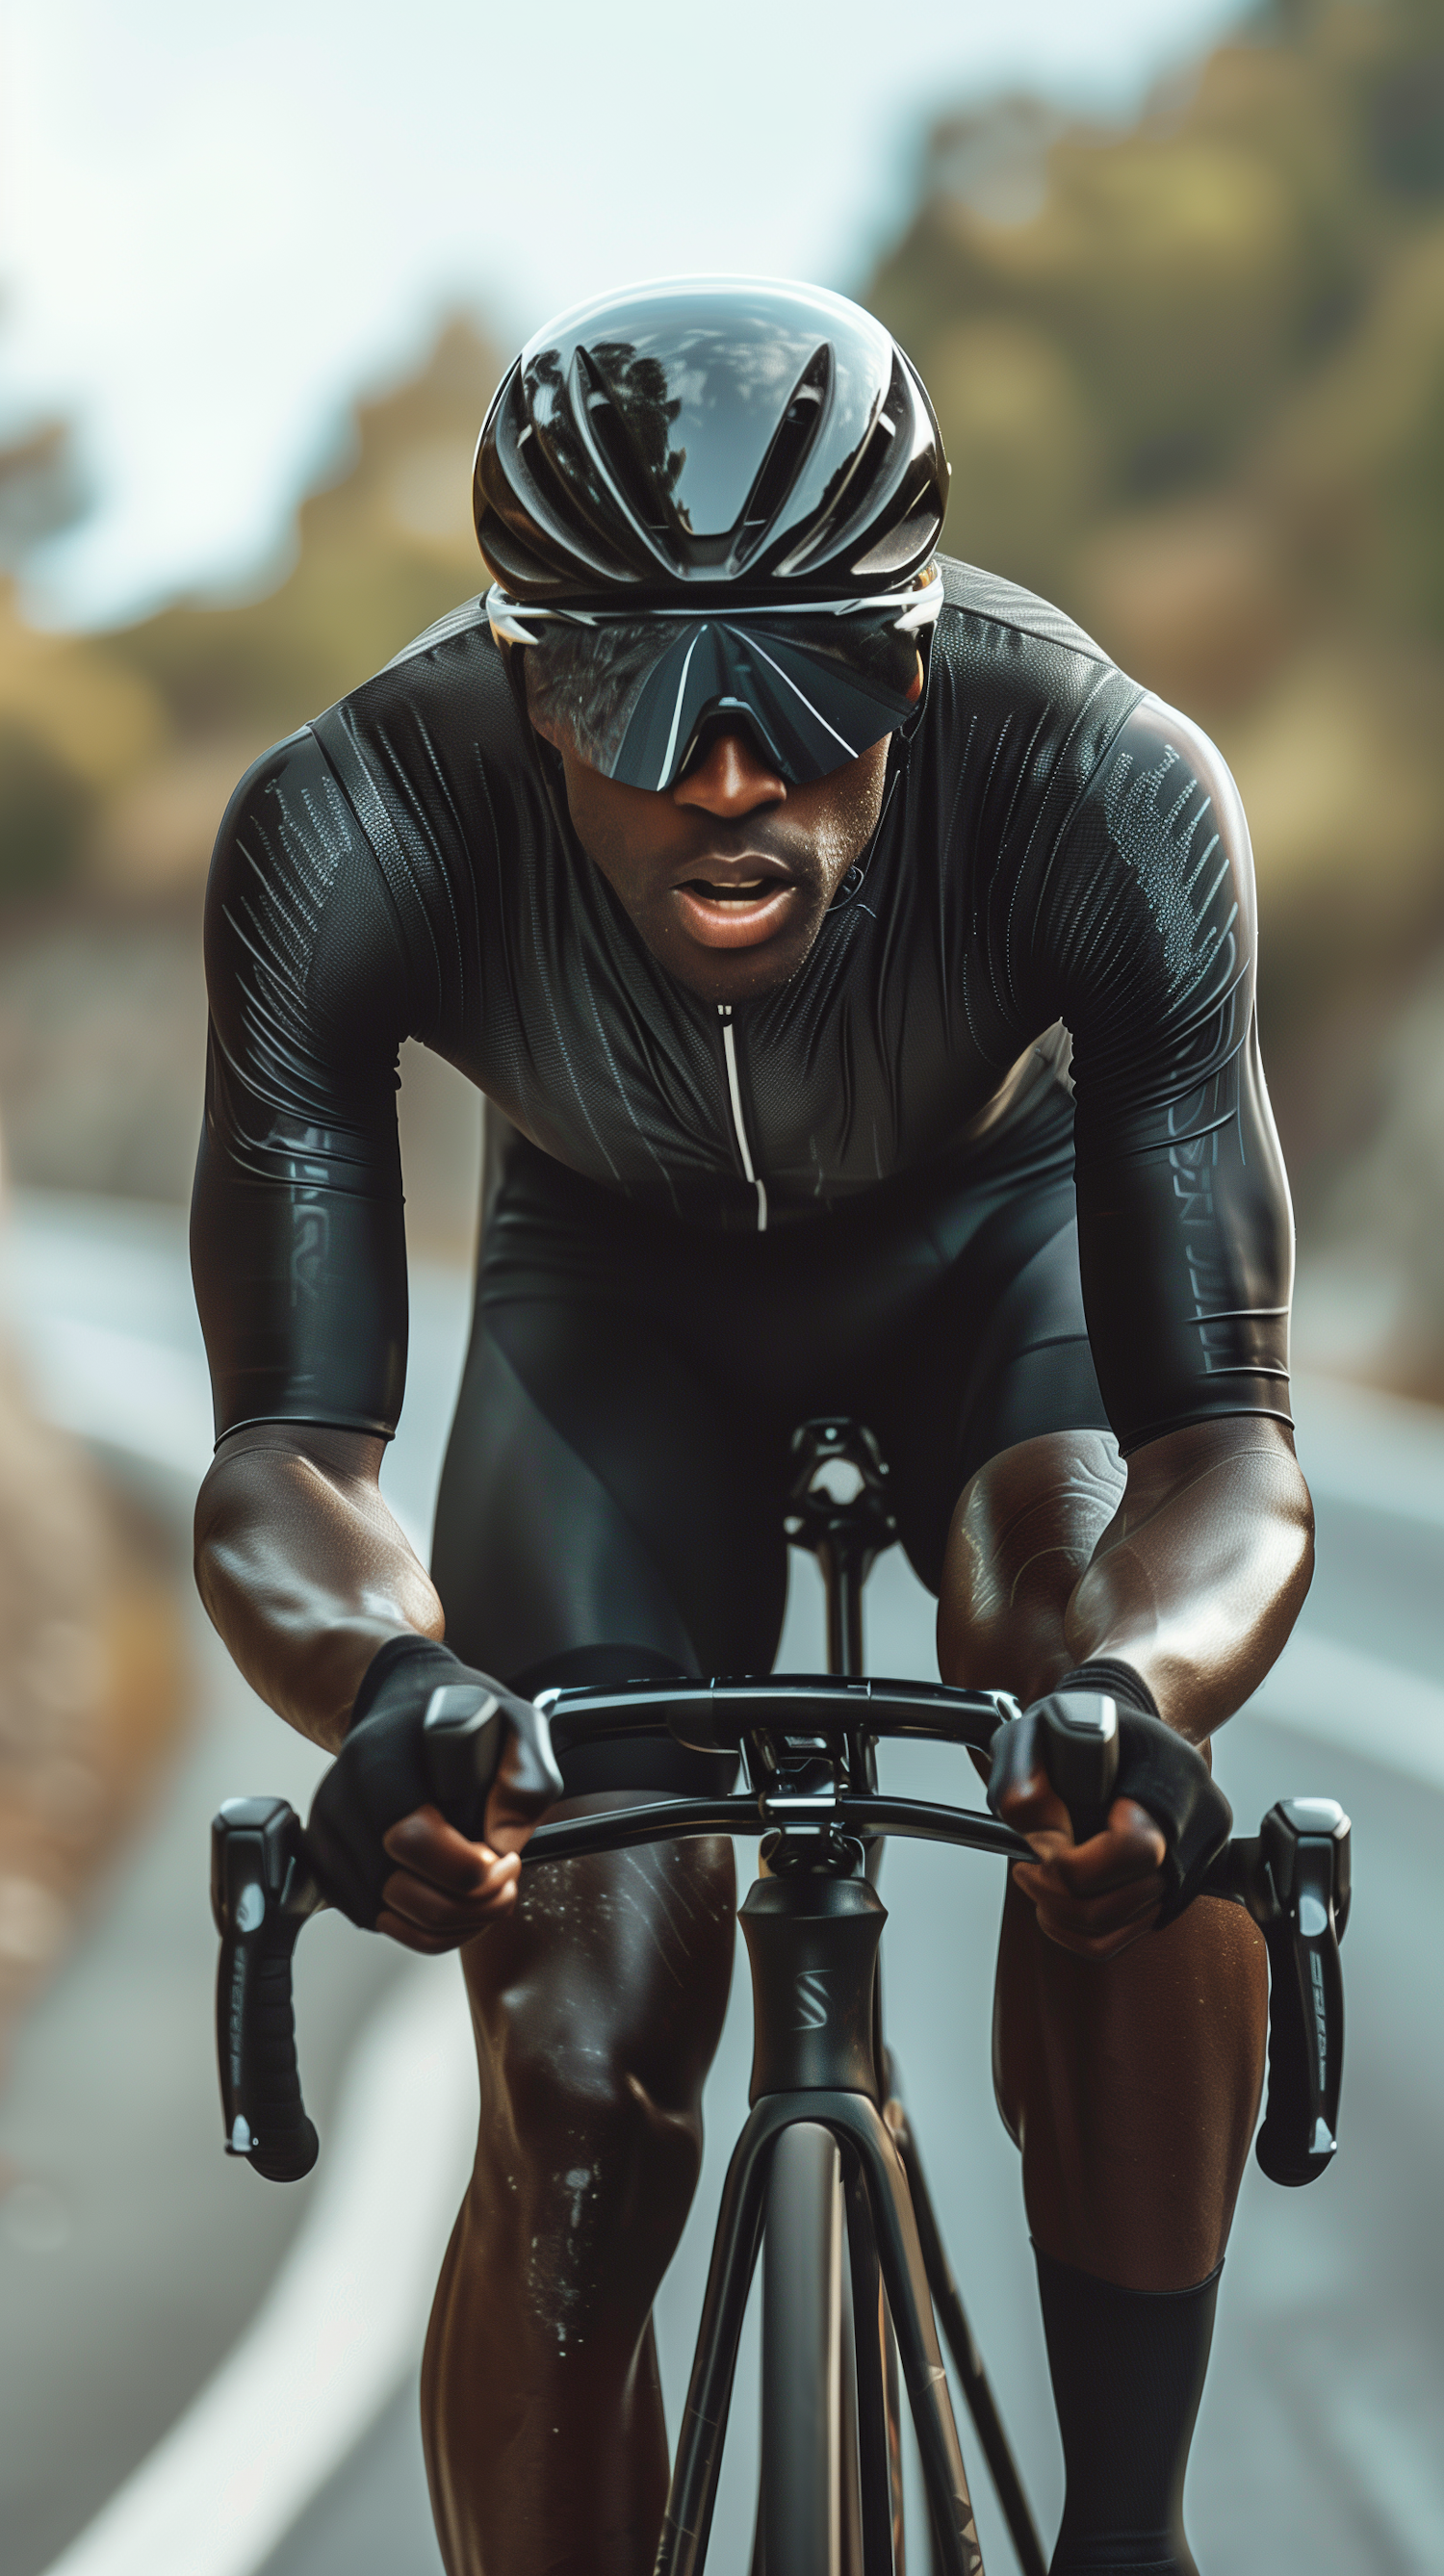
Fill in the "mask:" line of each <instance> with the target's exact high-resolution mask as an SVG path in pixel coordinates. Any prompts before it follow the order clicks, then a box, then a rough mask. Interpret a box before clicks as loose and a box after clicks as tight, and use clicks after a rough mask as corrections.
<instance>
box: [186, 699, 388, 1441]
mask: <svg viewBox="0 0 1444 2576" xmlns="http://www.w3.org/2000/svg"><path fill="white" fill-rule="evenodd" d="M374 875H375V872H374V868H372V867H371V866H370V864H369V852H368V851H367V850H366V848H365V846H364V844H363V843H362V841H361V838H360V834H359V829H358V827H357V826H356V824H355V820H354V817H353V816H352V815H351V814H350V811H349V808H347V807H346V805H345V803H344V799H342V798H341V796H340V793H339V790H338V789H337V788H336V784H335V781H334V778H333V777H332V775H331V773H330V771H329V769H328V768H327V765H326V763H325V761H324V758H323V756H322V754H321V753H320V750H319V748H318V747H317V746H316V745H315V743H314V742H313V741H312V739H311V738H310V737H309V736H301V737H299V738H298V739H297V741H296V742H295V743H293V744H289V745H283V746H282V747H281V749H280V751H278V752H276V753H273V754H270V755H268V756H267V759H266V760H265V761H263V762H261V763H260V764H258V767H257V769H256V770H255V771H253V772H252V773H251V776H250V778H249V779H248V780H247V781H246V782H244V783H243V786H242V789H241V790H239V791H238V793H237V796H236V797H235V798H234V799H233V800H232V805H231V808H230V810H229V812H228V814H227V816H226V819H225V822H224V823H223V825H222V830H221V837H220V840H219V842H218V844H217V849H216V856H215V861H214V863H213V867H212V874H211V884H210V889H209V893H208V898H207V919H206V972H207V983H208V988H209V993H210V1003H211V1023H210V1036H209V1049H208V1060H207V1073H206V1107H205V1123H204V1127H203V1131H202V1137H201V1148H200V1156H199V1160H198V1164H197V1170H196V1184H195V1195H194V1200H193V1204H192V1220H191V1254H192V1269H193V1275H194V1279H195V1288H196V1301H197V1305H198V1307H199V1309H200V1315H201V1323H202V1328H203V1330H204V1334H205V1340H206V1349H207V1355H208V1358H209V1361H210V1367H211V1378H212V1385H213V1389H214V1395H215V1410H216V1432H217V1437H218V1438H220V1437H223V1436H224V1435H225V1433H227V1432H228V1431H231V1430H234V1429H235V1428H237V1427H238V1426H239V1425H240V1424H243V1423H247V1422H256V1421H265V1420H271V1421H310V1422H326V1423H334V1424H337V1425H339V1426H343V1427H349V1428H352V1429H355V1430H358V1431H364V1432H371V1433H379V1434H380V1435H381V1436H383V1437H385V1436H386V1435H388V1434H389V1433H390V1432H391V1431H392V1430H393V1429H394V1427H395V1423H396V1418H397V1415H398V1413H399V1410H400V1404H401V1395H402V1389H403V1385H404V1379H405V1362H406V1257H405V1235H404V1228H403V1218H402V1196H401V1174H400V1163H399V1157H398V1151H397V1143H396V1111H395V1077H394V1070H393V1068H394V1063H395V1053H396V1046H397V1043H398V1040H399V1037H400V1035H401V1034H402V1032H403V1029H404V1024H405V1017H406V1005H405V977H404V970H403V967H402V964H401V959H400V953H399V948H398V944H397V942H396V939H395V936H394V932H393V930H392V926H391V924H390V922H389V920H388V917H387V909H386V905H385V900H384V896H383V895H382V893H381V891H380V890H379V889H378V888H377V887H376V885H375V882H374Z"/></svg>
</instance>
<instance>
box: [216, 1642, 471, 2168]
mask: <svg viewBox="0 0 1444 2576" xmlns="http://www.w3.org/2000/svg"><path fill="white" fill-rule="evenodd" d="M499 1707H500V1702H499V1701H498V1700H497V1699H496V1697H495V1696H494V1694H493V1693H492V1692H490V1691H487V1690H484V1689H482V1688H480V1687H478V1686H477V1685H476V1684H474V1683H456V1682H453V1683H448V1684H445V1685H444V1686H443V1687H442V1688H441V1689H439V1690H435V1691H433V1692H432V1694H431V1698H430V1700H429V1701H428V1703H427V1709H426V1715H425V1718H424V1719H423V1721H422V1748H423V1757H424V1760H425V1765H426V1777H427V1785H428V1787H429V1789H430V1791H431V1795H432V1797H433V1798H434V1799H435V1801H436V1804H437V1806H438V1807H440V1809H441V1811H442V1813H443V1815H446V1816H449V1817H450V1819H451V1821H452V1822H453V1823H455V1824H458V1825H459V1827H460V1829H461V1830H462V1831H463V1832H466V1831H468V1830H479V1827H480V1809H481V1807H482V1806H484V1803H485V1801H484V1798H483V1797H482V1796H481V1794H480V1791H481V1783H480V1778H479V1773H480V1772H481V1770H482V1769H483V1768H484V1769H485V1772H486V1777H487V1780H488V1781H489V1780H490V1776H491V1769H492V1768H493V1767H494V1744H493V1739H492V1737H491V1735H490V1732H489V1730H490V1725H491V1721H492V1719H493V1718H494V1717H495V1716H496V1714H497V1711H498V1709H499ZM329 1901H330V1900H329V1898H328V1897H327V1895H326V1892H325V1889H324V1888H323V1887H322V1885H321V1884H320V1881H319V1879H318V1878H317V1876H316V1873H315V1870H314V1868H313V1866H312V1862H311V1855H310V1851H309V1849H308V1847H307V1842H306V1833H305V1827H304V1826H303V1825H302V1822H301V1819H300V1817H299V1816H298V1815H297V1813H296V1810H295V1808H294V1807H292V1806H291V1805H289V1804H288V1802H287V1801H286V1799H284V1798H228V1799H227V1800H226V1803H225V1805H224V1806H223V1807H222V1809H221V1811H220V1814H219V1815H218V1816H217V1817H216V1818H215V1820H214V1822H213V1823H212V1826H211V1911H212V1914H213V1915H214V1917H215V1925H216V1930H217V1931H218V1932H219V1934H220V1936H221V1954H220V1960H219V1963H218V1966H217V1971H216V2059H217V2065H218V2068H219V2072H220V2080H221V2112H222V2117H223V2119H224V2122H225V2147H226V2153H227V2155H228V2156H244V2157H245V2158H246V2161H247V2162H248V2164H250V2165H252V2166H253V2167H254V2168H255V2171H256V2172H257V2173H258V2174H263V2175H264V2176H265V2178H266V2180H267V2181H268V2182H299V2181H300V2180H301V2178H302V2176H303V2175H304V2174H308V2173H309V2172H310V2170H311V2168H312V2166H313V2165H314V2163H315V2161H316V2158H317V2155H318V2154H319V2152H320V2142H319V2140H318V2138H317V2135H316V2130H315V2126H314V2124H313V2122H312V2121H311V2120H310V2119H309V2118H308V2117H307V2114H306V2106H305V2103H304V2101H303V2100H302V2098H301V2077H300V2069H299V2066H298V2063H297V2058H296V2012H295V1999H294V1995H293V1992H292V1980H291V1966H292V1959H293V1956H294V1952H295V1948H296V1942H297V1940H298V1938H299V1936H300V1932H301V1927H302V1925H303V1924H304V1923H307V1922H309V1921H310V1918H311V1916H312V1915H313V1914H316V1913H319V1912H320V1910H321V1908H322V1907H323V1906H324V1905H326V1904H328V1903H329Z"/></svg>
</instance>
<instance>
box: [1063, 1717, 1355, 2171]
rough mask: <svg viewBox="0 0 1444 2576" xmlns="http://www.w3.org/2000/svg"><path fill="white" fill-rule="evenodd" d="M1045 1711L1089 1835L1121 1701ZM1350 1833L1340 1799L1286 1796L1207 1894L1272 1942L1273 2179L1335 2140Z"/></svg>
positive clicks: (1105, 1799) (1112, 1762)
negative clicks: (1236, 1908)
mask: <svg viewBox="0 0 1444 2576" xmlns="http://www.w3.org/2000/svg"><path fill="white" fill-rule="evenodd" d="M1040 1714H1041V1716H1042V1719H1043V1734H1042V1739H1041V1742H1042V1750H1043V1754H1044V1759H1045V1762H1046V1765H1047V1770H1048V1777H1049V1779H1050V1780H1051V1781H1052V1783H1053V1786H1054V1788H1055V1789H1056V1790H1057V1792H1058V1795H1059V1797H1060V1798H1061V1799H1062V1801H1063V1803H1064V1805H1065V1806H1066V1807H1067V1809H1068V1811H1069V1814H1070V1815H1071V1817H1072V1819H1073V1830H1074V1834H1075V1836H1076V1837H1077V1840H1078V1841H1079V1842H1083V1841H1086V1839H1087V1837H1088V1836H1089V1835H1090V1834H1093V1833H1097V1832H1099V1831H1100V1830H1101V1827H1102V1825H1103V1823H1104V1821H1105V1819H1106V1817H1107V1813H1108V1806H1109V1800H1110V1798H1111V1795H1112V1790H1113V1783H1114V1779H1115V1778H1116V1776H1117V1771H1118V1727H1117V1716H1116V1712H1115V1710H1114V1707H1113V1702H1112V1701H1111V1700H1110V1699H1107V1698H1105V1697H1103V1696H1102V1695H1097V1696H1095V1695H1093V1694H1091V1693H1090V1694H1087V1695H1084V1694H1081V1693H1080V1694H1079V1695H1078V1696H1077V1697H1076V1698H1072V1699H1070V1700H1069V1701H1067V1702H1065V1701H1063V1700H1058V1699H1053V1700H1046V1701H1045V1702H1044V1703H1043V1706H1042V1709H1041V1711H1040ZM1349 1840H1350V1826H1349V1819H1348V1817H1347V1816H1346V1815H1345V1813H1344V1811H1343V1808H1342V1807H1340V1806H1339V1805H1337V1804H1336V1802H1335V1801H1334V1800H1333V1799H1332V1798H1282V1799H1280V1801H1279V1803H1278V1805H1277V1806H1276V1807H1271V1808H1270V1810H1269V1812H1268V1814H1267V1815H1266V1816H1265V1818H1264V1820H1263V1823H1262V1825H1261V1827H1260V1828H1259V1832H1258V1834H1257V1835H1256V1836H1255V1837H1252V1838H1249V1837H1244V1836H1239V1835H1235V1836H1234V1837H1233V1838H1232V1840H1230V1841H1229V1842H1227V1843H1225V1845H1224V1847H1223V1849H1222V1851H1221V1852H1220V1853H1219V1854H1218V1857H1217V1859H1216V1860H1215V1861H1214V1862H1213V1863H1212V1864H1211V1866H1210V1868H1209V1870H1208V1872H1207V1875H1206V1876H1205V1878H1204V1881H1203V1884H1202V1886H1201V1888H1200V1889H1199V1894H1200V1895H1202V1896H1222V1897H1227V1898H1229V1899H1231V1900H1232V1902H1233V1903H1234V1904H1236V1905H1242V1906H1243V1907H1244V1909H1245V1911H1246V1912H1247V1913H1249V1914H1251V1915H1252V1916H1253V1919H1254V1921H1255V1923H1256V1924H1257V1925H1258V1927H1259V1930H1260V1931H1261V1932H1262V1934H1263V1936H1264V1940H1265V1942H1266V1944H1267V1947H1268V1961H1269V2076H1268V2104H1267V2108H1266V2110H1265V2113H1264V2120H1263V2126H1262V2127H1261V2129H1260V2130H1259V2133H1258V2137H1257V2140H1256V2141H1255V2149H1254V2152H1255V2154H1256V2155H1257V2157H1258V2161H1259V2164H1260V2166H1261V2167H1262V2169H1263V2171H1264V2172H1265V2173H1266V2174H1267V2175H1268V2178H1269V2180H1270V2182H1277V2183H1283V2184H1285V2185H1290V2186H1293V2185H1298V2184H1300V2183H1306V2182H1313V2181H1315V2180H1316V2179H1317V2177H1318V2176H1319V2175H1320V2174H1321V2173H1322V2172H1323V2170H1324V2168H1325V2166H1326V2165H1327V2164H1328V2163H1329V2161H1330V2159H1331V2158H1332V2156H1333V2154H1334V2150H1335V2147H1336V2145H1337V2143H1338V2127H1339V2086H1340V2081H1341V2078H1342V2075H1343V2067H1344V1979H1343V1970H1342V1967H1341V1965H1340V1960H1339V1943H1340V1941H1341V1939H1342V1938H1343V1933H1344V1927H1345V1925H1346V1923H1347V1921H1348V1915H1349Z"/></svg>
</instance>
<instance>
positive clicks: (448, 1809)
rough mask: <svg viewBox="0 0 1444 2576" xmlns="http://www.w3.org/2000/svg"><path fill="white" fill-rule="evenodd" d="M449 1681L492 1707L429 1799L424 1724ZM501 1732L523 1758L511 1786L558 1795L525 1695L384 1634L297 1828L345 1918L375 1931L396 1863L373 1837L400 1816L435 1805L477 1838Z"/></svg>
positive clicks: (413, 1640) (424, 1644)
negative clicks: (456, 1773) (488, 1699)
mask: <svg viewBox="0 0 1444 2576" xmlns="http://www.w3.org/2000/svg"><path fill="white" fill-rule="evenodd" d="M457 1687H460V1688H463V1689H465V1690H467V1691H468V1692H475V1691H477V1690H482V1691H486V1692H489V1693H490V1694H491V1695H492V1696H493V1697H494V1698H495V1700H496V1702H497V1707H496V1711H495V1713H494V1714H493V1715H492V1716H491V1717H490V1718H488V1719H487V1720H486V1721H485V1723H484V1724H483V1725H482V1726H481V1727H480V1728H478V1729H477V1730H476V1731H475V1732H474V1733H473V1734H472V1735H471V1737H470V1738H469V1740H468V1743H467V1746H466V1764H465V1784H464V1786H462V1785H460V1784H458V1785H457V1786H455V1787H453V1788H452V1789H451V1790H450V1791H449V1792H447V1791H443V1793H442V1794H441V1795H440V1796H438V1781H437V1765H436V1762H435V1759H434V1758H433V1760H432V1761H431V1762H428V1758H427V1740H426V1738H425V1736H424V1734H423V1721H424V1719H425V1716H426V1712H427V1709H428V1708H429V1707H430V1705H431V1701H432V1698H433V1696H434V1694H435V1693H436V1692H437V1691H438V1690H447V1689H452V1688H457ZM508 1729H511V1730H512V1731H513V1732H514V1733H515V1735H516V1736H517V1737H518V1738H519V1739H520V1746H521V1750H522V1753H523V1757H524V1758H523V1761H522V1764H521V1770H522V1774H523V1776H522V1777H521V1778H519V1780H518V1782H517V1786H518V1789H519V1790H520V1791H521V1792H522V1794H523V1796H524V1797H528V1796H529V1797H531V1798H533V1799H534V1800H535V1803H536V1805H537V1808H538V1811H540V1809H541V1808H542V1807H544V1806H545V1805H547V1804H549V1803H550V1801H551V1800H552V1799H553V1798H558V1797H560V1795H561V1775H560V1773H559V1772H558V1771H557V1768H556V1763H555V1761H554V1759H553V1756H552V1751H551V1744H550V1740H549V1738H548V1735H547V1730H546V1725H545V1721H544V1720H543V1719H542V1717H541V1716H540V1714H539V1712H538V1711H537V1710H536V1709H535V1708H533V1706H532V1704H531V1702H530V1700H521V1699H517V1698H515V1697H514V1696H513V1694H512V1693H511V1692H510V1691H507V1690H505V1689H504V1688H503V1686H502V1684H501V1683H500V1682H494V1681H490V1680H489V1679H488V1678H487V1676H486V1674H484V1673H478V1672H474V1671H473V1670H472V1668H471V1666H470V1665H469V1664H464V1663H462V1662H461V1660H460V1658H459V1656H456V1655H453V1653H452V1652H451V1649H450V1647H449V1646H438V1645H435V1644H433V1643H432V1641H431V1639H430V1638H429V1637H417V1636H406V1637H391V1638H388V1640H387V1642H386V1644H385V1645H384V1646H382V1647H381V1649H380V1651H379V1653H377V1654H376V1655H375V1656H374V1657H373V1659H372V1661H371V1663H370V1664H369V1665H368V1666H367V1668H366V1674H365V1678H364V1679H363V1681H362V1684H361V1688H360V1689H359V1691H358V1692H357V1694H356V1700H355V1705H354V1707H353V1709H352V1712H351V1722H350V1725H349V1726H348V1728H347V1730H346V1740H345V1742H344V1744H343V1745H342V1747H341V1750H340V1752H339V1753H338V1754H337V1756H336V1759H335V1761H334V1762H333V1763H332V1765H331V1768H330V1770H329V1771H328V1772H327V1774H326V1776H325V1778H324V1780H323V1781H322V1782H321V1785H320V1787H319V1788H318V1790H317V1791H316V1795H315V1797H314V1799H313V1800H312V1803H311V1813H310V1817H309V1820H308V1822H307V1826H306V1838H307V1841H308V1842H309V1844H310V1846H311V1851H312V1855H313V1858H314V1861H315V1866H316V1871H317V1875H318V1877H319V1878H320V1881H321V1884H322V1886H323V1887H324V1888H325V1891H326V1893H327V1895H328V1896H329V1897H330V1899H331V1902H332V1904H333V1905H337V1906H339V1907H340V1909H341V1911H342V1913H343V1914H349V1916H350V1918H351V1920H352V1922H353V1923H359V1924H360V1925H361V1927H362V1929H363V1930H364V1931H368V1932H369V1931H373V1930H374V1929H375V1924H376V1917H377V1915H378V1914H379V1913H380V1911H381V1896H382V1890H383V1888H384V1887H385V1885H386V1881H387V1879H388V1878H390V1876H391V1875H392V1872H393V1871H394V1870H395V1868H396V1866H397V1864H396V1862H395V1861H394V1860H392V1859H391V1858H390V1857H389V1855H388V1854H387V1853H386V1852H385V1851H384V1850H383V1849H382V1836H383V1835H384V1834H386V1833H389V1831H390V1829H391V1827H392V1826H393V1825H395V1824H399V1823H400V1821H401V1818H402V1817H403V1816H409V1815H413V1814H414V1813H415V1811H416V1809H417V1808H418V1807H425V1806H428V1805H431V1806H439V1807H440V1808H441V1810H442V1813H443V1814H444V1815H445V1817H446V1819H447V1822H448V1823H449V1824H453V1825H455V1827H456V1828H457V1831H458V1832H459V1833H463V1834H466V1835H467V1836H468V1838H469V1839H471V1840H476V1839H477V1838H478V1837H479V1836H480V1833H481V1830H482V1820H483V1818H484V1816H485V1813H486V1801H487V1795H488V1792H489V1791H490V1789H491V1786H492V1783H493V1781H494V1780H495V1778H496V1774H497V1770H498V1767H499V1765H500V1762H501V1759H502V1755H503V1753H504V1752H505V1750H506V1741H507V1733H508Z"/></svg>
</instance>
